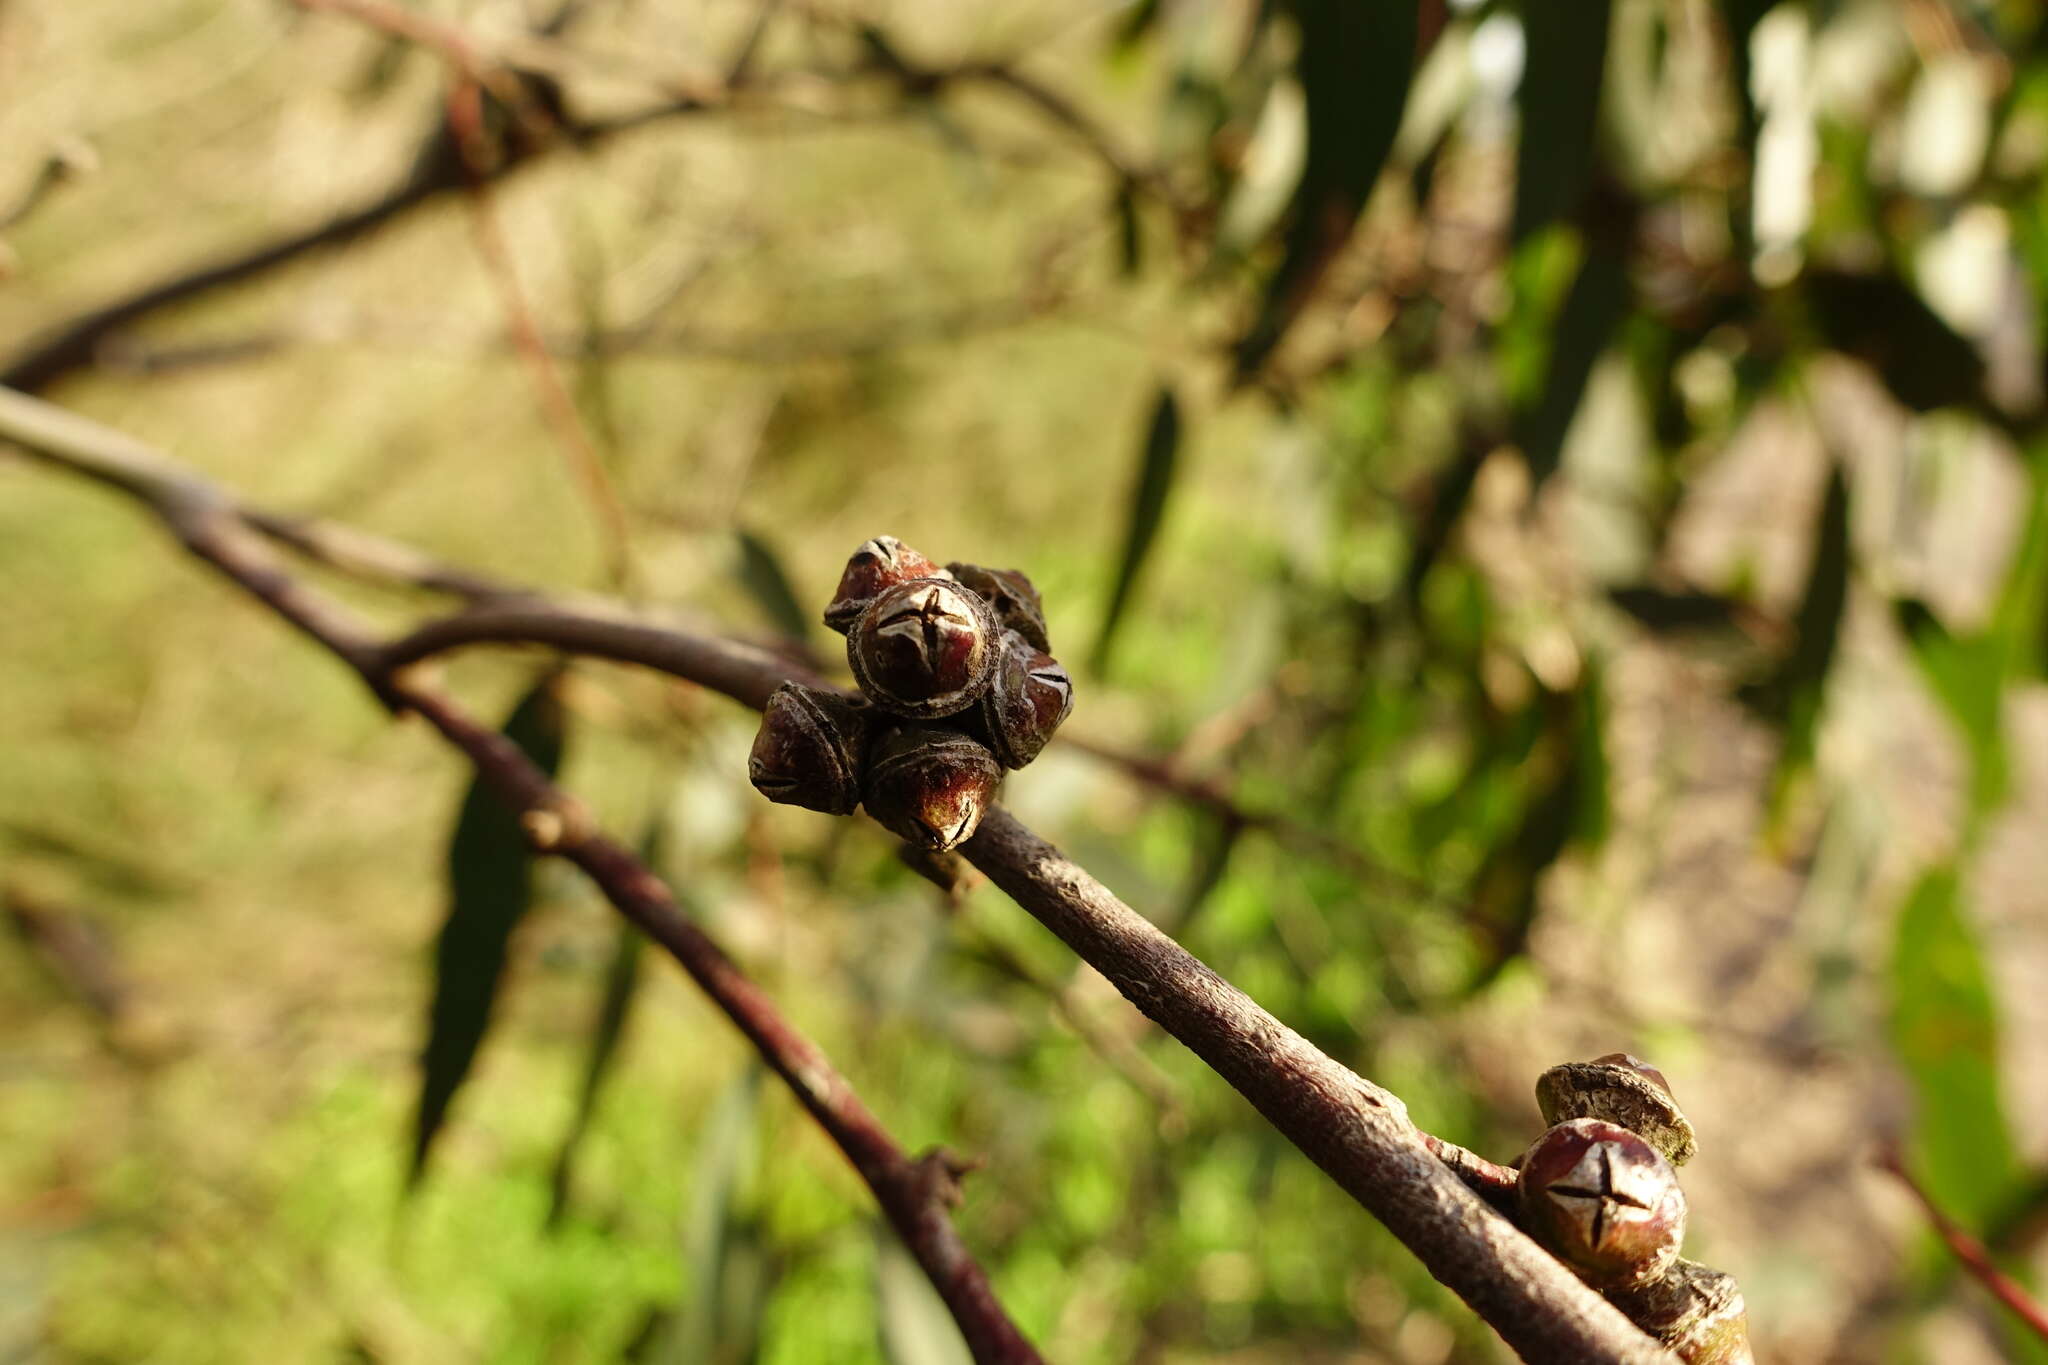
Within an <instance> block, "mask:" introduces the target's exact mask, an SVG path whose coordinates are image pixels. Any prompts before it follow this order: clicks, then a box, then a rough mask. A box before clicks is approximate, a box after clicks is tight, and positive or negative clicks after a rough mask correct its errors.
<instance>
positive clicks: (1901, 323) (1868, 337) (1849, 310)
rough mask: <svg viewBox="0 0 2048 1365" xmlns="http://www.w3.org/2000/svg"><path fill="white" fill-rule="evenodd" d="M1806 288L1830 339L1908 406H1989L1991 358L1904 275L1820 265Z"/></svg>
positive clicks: (1803, 283) (1805, 278)
mask: <svg viewBox="0 0 2048 1365" xmlns="http://www.w3.org/2000/svg"><path fill="white" fill-rule="evenodd" d="M1800 287H1801V289H1802V290H1803V291H1804V292H1805V297H1806V306H1807V310H1808V314H1809V316H1810V317H1811V318H1812V320H1813V323H1814V326H1815V328H1816V330H1818V331H1819V333H1820V335H1821V337H1822V339H1823V340H1824V341H1825V342H1826V343H1827V344H1828V345H1829V346H1830V347H1832V348H1834V349H1835V350H1838V351H1843V352H1846V353H1847V354H1849V355H1853V356H1855V357H1856V358H1857V359H1858V360H1861V361H1862V362H1863V363H1864V364H1866V365H1868V366H1870V367H1871V368H1872V369H1873V370H1876V371H1877V374H1878V378H1880V379H1882V380H1883V381H1884V386H1885V387H1886V388H1887V389H1890V390H1891V392H1892V396H1893V397H1895V398H1897V399H1898V400H1899V401H1900V402H1901V403H1904V404H1905V405H1906V406H1907V407H1909V408H1912V409H1913V410H1914V411H1916V412H1931V411H1933V410H1934V409H1936V408H1944V407H1970V408H1975V407H1981V406H1982V402H1983V391H1984V371H1985V366H1984V358H1983V356H1981V355H1979V354H1978V352H1977V348H1976V347H1975V346H1973V345H1971V344H1970V342H1969V341H1967V340H1966V339H1964V338H1963V337H1961V336H1958V335H1957V334H1956V331H1955V329H1954V328H1952V327H1950V326H1949V325H1948V323H1946V322H1944V321H1943V320H1942V318H1941V315H1940V314H1939V313H1936V312H1935V311H1934V310H1933V309H1932V308H1930V307H1928V306H1927V301H1926V300H1925V299H1923V298H1921V297H1920V295H1919V294H1918V293H1917V292H1915V291H1914V289H1913V288H1912V286H1910V285H1908V284H1907V283H1906V282H1905V281H1904V280H1902V279H1900V278H1899V277H1898V276H1896V275H1891V274H1882V275H1877V274H1861V273H1858V272H1855V271H1849V270H1834V269H1828V268H1825V267H1818V266H1817V267H1814V268H1813V269H1810V270H1808V271H1806V272H1805V274H1803V275H1802V276H1801V277H1800Z"/></svg>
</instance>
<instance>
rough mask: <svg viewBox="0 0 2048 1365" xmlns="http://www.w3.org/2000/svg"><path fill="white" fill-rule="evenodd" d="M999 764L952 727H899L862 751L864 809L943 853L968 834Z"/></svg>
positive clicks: (992, 791) (991, 795) (991, 797)
mask: <svg viewBox="0 0 2048 1365" xmlns="http://www.w3.org/2000/svg"><path fill="white" fill-rule="evenodd" d="M1002 775H1003V770H1002V769H1001V768H1000V767H998V766H997V765H996V760H995V756H994V755H993V754H991V753H989V751H988V750H987V748H985V747H984V746H983V745H982V744H981V743H980V742H979V741H977V740H974V739H971V738H969V737H968V736H966V735H963V734H961V733H960V732H959V731H957V730H942V729H920V728H915V727H905V728H903V729H899V730H891V731H890V732H889V733H887V734H885V735H883V736H882V738H881V739H880V740H878V741H877V742H876V744H875V747H874V749H873V750H872V751H871V752H870V753H869V754H868V765H867V785H866V789H865V792H864V797H865V799H866V801H867V807H868V814H870V815H872V816H874V817H875V819H877V820H879V821H881V822H882V825H883V826H884V828H886V829H888V830H889V831H890V832H891V833H893V834H896V835H898V836H899V837H901V838H904V839H907V840H909V841H910V842H911V843H914V844H916V845H918V846H919V847H920V848H926V849H929V850H931V851H932V852H934V853H943V852H945V851H946V850H947V849H949V848H952V847H954V846H956V845H958V844H960V843H963V842H965V841H966V840H967V839H969V838H971V837H972V836H973V834H974V831H975V830H976V829H977V828H979V827H980V825H981V817H982V816H983V815H984V814H985V813H987V811H988V808H989V806H990V805H991V804H993V803H994V801H995V795H996V785H997V783H999V782H1000V781H1001V780H1002Z"/></svg>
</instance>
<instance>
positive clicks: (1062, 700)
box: [974, 630, 1074, 768]
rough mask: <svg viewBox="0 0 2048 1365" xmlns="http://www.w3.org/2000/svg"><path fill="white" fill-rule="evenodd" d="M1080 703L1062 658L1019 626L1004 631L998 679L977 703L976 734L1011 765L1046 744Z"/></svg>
mask: <svg viewBox="0 0 2048 1365" xmlns="http://www.w3.org/2000/svg"><path fill="white" fill-rule="evenodd" d="M1073 709H1074V682H1073V679H1072V678H1070V677H1068V676H1067V670H1066V669H1064V668H1062V667H1060V663H1059V660H1057V659H1055V658H1053V657H1052V656H1051V655H1049V654H1047V653H1045V652H1044V651H1043V650H1041V649H1039V648H1037V647H1036V646H1034V645H1033V644H1032V643H1031V642H1030V641H1029V640H1028V639H1026V638H1025V637H1024V636H1023V635H1021V634H1019V633H1018V632H1017V631H1014V630H1007V631H1004V632H1003V649H1002V657H1001V659H1000V661H999V662H998V663H997V664H996V676H995V681H994V682H993V683H992V684H991V685H990V686H989V689H988V692H987V693H986V694H985V695H984V696H983V697H982V699H981V701H980V703H979V704H977V705H976V707H975V712H974V714H975V726H974V734H975V737H976V738H977V739H980V740H981V741H982V742H983V743H985V744H987V745H988V747H989V749H990V751H991V752H992V753H994V754H995V756H996V761H997V762H999V763H1001V764H1002V765H1003V766H1004V767H1005V768H1021V767H1023V766H1024V765H1026V764H1027V763H1029V762H1031V760H1032V759H1034V758H1037V757H1038V755H1039V754H1040V753H1041V752H1042V751H1043V750H1044V749H1045V746H1046V744H1047V742H1049V741H1050V740H1051V739H1052V737H1053V732H1054V731H1056V730H1058V729H1059V728H1060V724H1061V723H1062V722H1063V721H1065V720H1066V718H1067V715H1068V713H1070V712H1071V711H1072V710H1073Z"/></svg>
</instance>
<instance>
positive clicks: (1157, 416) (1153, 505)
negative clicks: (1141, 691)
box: [1094, 385, 1180, 675]
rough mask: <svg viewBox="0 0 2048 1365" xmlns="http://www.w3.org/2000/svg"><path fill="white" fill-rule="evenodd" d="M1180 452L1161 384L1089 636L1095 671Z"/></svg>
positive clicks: (1162, 509)
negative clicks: (1116, 554) (1105, 605)
mask: <svg viewBox="0 0 2048 1365" xmlns="http://www.w3.org/2000/svg"><path fill="white" fill-rule="evenodd" d="M1179 455H1180V403H1179V401H1178V400H1176V399H1175V398H1174V396H1173V389H1172V388H1171V387H1169V386H1166V385H1161V386H1160V389H1159V396H1158V398H1156V399H1155V400H1154V401H1153V404H1152V421H1151V423H1150V425H1149V426H1148V427H1147V428H1146V430H1145V448H1144V451H1143V453H1142V454H1141V455H1140V457H1139V460H1138V477H1137V479H1136V480H1135V481H1134V482H1133V484H1132V485H1131V503H1130V506H1131V513H1130V518H1129V521H1128V523H1127V524H1126V526H1125V528H1124V549H1123V558H1122V560H1121V561H1120V562H1119V563H1118V565H1117V571H1116V584H1115V586H1114V587H1113V588H1111V590H1110V594H1109V609H1108V610H1107V611H1105V612H1104V613H1103V616H1102V630H1101V633H1100V634H1098V635H1097V636H1096V637H1095V655H1094V667H1095V672H1096V673H1097V674H1098V675H1099V674H1101V673H1102V672H1103V671H1104V670H1105V669H1107V668H1108V667H1109V651H1110V645H1111V643H1112V642H1113V641H1114V640H1115V638H1116V629H1117V626H1118V625H1119V624H1121V623H1122V621H1123V615H1124V609H1125V608H1126V607H1128V606H1129V605H1130V601H1131V592H1132V589H1133V588H1134V587H1135V586H1136V585H1137V581H1138V573H1139V571H1140V570H1141V569H1143V568H1144V567H1145V557H1146V555H1148V554H1149V553H1151V550H1152V541H1153V538H1154V537H1155V536H1157V535H1158V533H1159V523H1160V520H1161V519H1162V518H1163V517H1164V516H1165V514H1166V498H1167V494H1169V493H1170V492H1172V490H1173V475H1174V468H1175V465H1176V464H1177V463H1178V461H1179Z"/></svg>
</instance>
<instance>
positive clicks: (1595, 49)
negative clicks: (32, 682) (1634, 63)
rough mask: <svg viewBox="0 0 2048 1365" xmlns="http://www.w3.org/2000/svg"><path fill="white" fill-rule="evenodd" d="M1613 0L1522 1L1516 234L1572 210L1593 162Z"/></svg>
mask: <svg viewBox="0 0 2048 1365" xmlns="http://www.w3.org/2000/svg"><path fill="white" fill-rule="evenodd" d="M1612 12H1613V3H1612V0H1572V2H1571V3H1562V2H1561V0H1550V3H1542V2H1541V0H1539V3H1536V4H1532V5H1528V6H1526V7H1525V8H1524V9H1523V11H1522V31H1523V34H1524V35H1525V38H1526V43H1527V47H1526V51H1527V56H1526V57H1525V59H1524V64H1523V67H1522V83H1521V86H1520V87H1519V88H1518V89H1517V91H1516V104H1517V105H1518V106H1519V108H1520V109H1521V114H1522V138H1521V143H1520V145H1519V147H1518V148H1517V150H1516V153H1515V218H1514V232H1513V240H1514V241H1517V242H1519V241H1521V240H1522V239H1523V238H1525V237H1527V236H1528V235H1529V234H1530V233H1531V232H1534V231H1535V230H1536V229H1537V228H1540V227H1543V226H1544V225H1546V224H1548V223H1550V222H1552V221H1553V220H1555V219H1557V218H1560V217H1564V216H1566V215H1569V214H1570V213H1571V211H1572V208H1573V206H1574V205H1576V204H1577V202H1578V199H1579V194H1580V192H1581V191H1582V190H1583V189H1584V188H1585V185H1586V176H1587V174H1588V173H1589V172H1590V171H1591V169H1592V166H1593V145H1594V137H1595V134H1596V132H1597V131H1598V126H1599V118H1600V88H1601V84H1602V80H1603V78H1604V77H1605V75H1606V69H1607V37H1608V30H1609V28H1610V27H1611V23H1610V21H1611V18H1612Z"/></svg>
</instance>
